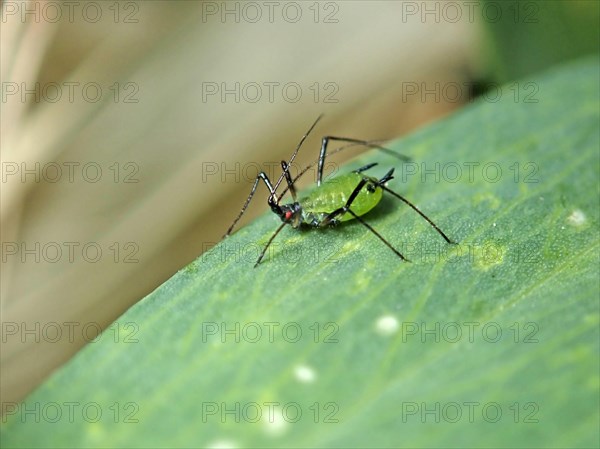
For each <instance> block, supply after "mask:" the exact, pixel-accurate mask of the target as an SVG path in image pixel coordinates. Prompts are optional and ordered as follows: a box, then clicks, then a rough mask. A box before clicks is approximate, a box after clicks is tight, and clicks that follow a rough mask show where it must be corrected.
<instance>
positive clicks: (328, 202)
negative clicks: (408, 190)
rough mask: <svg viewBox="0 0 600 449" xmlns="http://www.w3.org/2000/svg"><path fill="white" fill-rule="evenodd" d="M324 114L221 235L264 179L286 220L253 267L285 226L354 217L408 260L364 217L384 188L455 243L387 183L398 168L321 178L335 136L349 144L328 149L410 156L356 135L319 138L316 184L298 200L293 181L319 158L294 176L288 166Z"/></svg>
mask: <svg viewBox="0 0 600 449" xmlns="http://www.w3.org/2000/svg"><path fill="white" fill-rule="evenodd" d="M321 117H322V115H321V116H319V117H318V118H317V120H315V122H314V123H313V124H312V126H311V127H310V128H309V130H308V131H307V132H306V134H304V136H302V139H300V142H299V143H298V146H297V147H296V149H295V150H294V153H293V154H292V157H291V158H290V160H289V161H287V162H286V161H281V169H282V173H281V175H280V176H279V179H278V180H277V182H276V183H275V185H273V184H272V183H271V181H270V180H269V178H268V177H267V175H266V173H264V172H260V173H259V174H258V176H257V177H256V179H255V180H254V185H253V186H252V190H251V191H250V195H248V198H247V199H246V202H245V203H244V205H243V206H242V210H241V211H240V213H239V214H238V216H237V218H236V219H235V220H234V221H233V223H232V224H231V226H230V227H229V229H228V230H227V233H226V234H225V235H224V237H223V238H225V237H228V236H229V235H230V234H231V232H232V231H233V228H234V227H235V225H236V223H237V222H238V221H239V220H240V218H241V217H242V215H243V214H244V212H245V211H246V208H247V207H248V205H249V204H250V201H251V200H252V197H253V196H254V193H255V192H256V188H257V187H258V184H259V182H260V180H262V181H263V182H264V183H265V185H266V186H267V188H268V189H269V193H270V194H269V199H268V200H267V203H268V205H269V207H270V208H271V210H272V211H273V213H274V214H276V215H277V216H279V218H280V219H281V221H282V223H281V225H279V227H278V228H277V229H276V230H275V232H274V233H273V235H272V236H271V238H270V239H269V241H268V242H267V244H266V245H265V247H264V248H263V250H262V252H261V253H260V255H259V257H258V260H257V261H256V264H254V267H255V268H256V266H258V264H259V263H260V261H261V260H262V258H263V257H264V255H265V253H266V251H267V249H268V248H269V246H270V245H271V243H272V242H273V240H274V239H275V237H276V236H277V234H279V232H280V231H281V230H282V229H283V227H284V226H285V225H290V226H292V227H293V228H296V229H298V228H300V227H301V226H310V227H314V228H323V227H325V226H332V225H337V224H338V223H341V222H344V221H349V220H354V219H356V220H357V221H358V222H359V223H361V224H362V225H363V226H365V227H366V228H367V229H368V230H369V231H371V232H372V233H373V234H374V235H375V236H377V238H378V239H379V240H381V241H382V242H383V243H384V244H385V245H386V246H387V247H388V248H390V249H391V250H392V251H393V252H394V253H395V254H396V255H397V256H398V257H400V259H402V260H405V261H407V262H409V260H408V259H407V258H406V257H404V256H403V255H402V254H400V252H399V251H398V250H397V249H396V248H394V247H393V246H392V245H391V244H390V243H389V242H388V241H387V240H386V239H384V238H383V237H382V236H381V234H379V233H378V232H377V231H376V230H375V229H373V227H372V226H371V225H369V224H368V223H367V222H365V221H364V220H363V219H362V218H361V217H362V216H363V215H365V214H366V213H367V212H369V211H370V210H371V209H373V208H374V207H375V206H377V204H378V203H379V202H380V201H381V198H382V196H383V192H384V191H385V192H388V193H389V194H391V195H393V196H394V197H396V198H398V199H399V200H401V201H403V202H404V203H406V204H408V205H409V206H410V207H411V208H412V209H413V210H414V211H416V212H417V213H418V214H419V215H420V216H421V217H423V218H424V219H425V220H426V221H427V222H428V223H429V224H430V225H431V226H433V228H434V229H435V230H436V231H437V232H438V233H439V234H440V235H441V236H442V237H443V238H444V240H446V242H448V243H454V242H453V241H452V240H450V239H449V238H448V237H447V236H446V234H444V232H442V230H441V229H440V228H439V227H438V226H437V225H436V224H435V223H434V222H433V221H431V220H430V219H429V218H428V217H427V216H426V215H425V214H424V213H423V212H421V211H420V210H419V209H418V208H417V207H416V206H415V205H414V204H412V203H411V202H410V201H408V200H407V199H406V198H404V197H403V196H401V195H399V194H397V193H396V192H394V191H393V190H390V189H389V188H388V187H387V186H386V183H387V182H388V181H389V180H390V179H393V173H394V169H393V168H392V169H390V170H389V171H388V172H387V173H386V174H385V175H384V176H383V177H382V178H381V179H377V178H373V177H371V176H367V175H364V174H363V173H364V172H365V171H367V170H369V169H370V168H372V167H374V166H375V165H377V163H376V162H375V163H371V164H367V165H365V166H364V167H361V168H359V169H357V170H354V171H353V172H351V173H348V174H345V175H340V176H337V177H335V178H333V179H331V180H327V181H325V182H323V168H324V166H325V157H326V155H327V145H328V143H329V142H331V141H341V142H347V143H349V144H350V145H346V146H343V147H341V148H337V149H335V150H333V151H331V152H330V153H329V154H330V155H331V154H334V153H337V152H339V151H341V150H343V149H345V148H348V147H349V146H353V145H362V146H365V147H368V148H376V149H379V150H381V151H384V152H386V153H390V154H392V155H394V156H396V157H398V158H399V159H403V160H408V158H407V157H406V156H402V155H400V154H398V153H395V152H393V151H391V150H389V149H387V148H384V147H381V146H379V145H376V144H374V143H373V142H370V141H366V140H358V139H351V138H347V137H333V136H325V137H323V138H322V141H321V151H320V153H319V159H318V161H317V162H316V164H317V188H316V189H314V190H313V191H312V192H311V193H309V194H308V195H307V196H306V197H304V198H301V199H297V195H296V188H295V186H294V183H295V182H296V181H297V180H298V179H299V178H300V177H301V176H302V175H303V174H304V173H306V172H307V171H308V170H309V169H310V168H312V167H314V165H315V163H312V164H310V165H308V166H307V167H305V168H304V169H303V170H301V171H300V173H299V174H298V175H297V176H296V177H295V178H294V179H292V177H291V175H290V171H289V167H290V165H291V164H292V162H293V161H294V159H295V158H296V155H297V154H298V151H299V150H300V147H301V146H302V144H303V143H304V141H305V140H306V138H307V137H308V135H309V134H310V133H311V131H312V130H313V129H314V127H315V126H316V124H317V123H318V122H319V120H320V119H321ZM283 179H285V181H286V183H287V187H286V188H284V190H283V192H282V193H281V194H279V195H278V194H277V189H278V188H279V186H280V184H281V182H282V181H283ZM288 191H289V192H290V194H291V196H292V200H293V201H292V202H291V203H289V204H283V205H280V204H279V203H280V202H281V199H282V197H283V196H284V195H285V194H286V193H287V192H288Z"/></svg>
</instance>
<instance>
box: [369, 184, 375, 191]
mask: <svg viewBox="0 0 600 449" xmlns="http://www.w3.org/2000/svg"><path fill="white" fill-rule="evenodd" d="M367 191H368V192H370V193H373V192H375V185H374V184H367Z"/></svg>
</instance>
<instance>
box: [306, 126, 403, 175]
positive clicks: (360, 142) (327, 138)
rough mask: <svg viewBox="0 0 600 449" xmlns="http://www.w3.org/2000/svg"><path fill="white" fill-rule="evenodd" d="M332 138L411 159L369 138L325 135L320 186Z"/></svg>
mask: <svg viewBox="0 0 600 449" xmlns="http://www.w3.org/2000/svg"><path fill="white" fill-rule="evenodd" d="M330 140H331V141H339V142H348V143H352V144H355V145H363V146H365V147H369V148H376V149H378V150H381V151H383V152H385V153H389V154H392V155H393V156H396V157H397V158H399V159H402V160H404V161H409V160H410V158H409V157H406V156H403V155H402V154H398V153H396V152H394V151H392V150H390V149H388V148H384V147H382V146H380V145H376V144H374V143H373V142H369V141H368V140H359V139H352V138H350V137H335V136H325V137H323V140H321V151H320V152H319V164H318V167H317V185H318V186H320V185H321V181H322V179H323V168H324V167H325V156H326V154H327V145H328V144H329V141H330Z"/></svg>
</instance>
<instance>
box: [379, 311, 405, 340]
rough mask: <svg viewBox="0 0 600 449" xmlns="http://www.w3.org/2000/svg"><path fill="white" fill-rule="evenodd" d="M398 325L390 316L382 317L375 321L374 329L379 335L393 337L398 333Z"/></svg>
mask: <svg viewBox="0 0 600 449" xmlns="http://www.w3.org/2000/svg"><path fill="white" fill-rule="evenodd" d="M399 327H400V324H399V323H398V320H397V319H396V317H395V316H392V315H384V316H382V317H381V318H379V319H378V320H377V323H376V325H375V328H376V329H377V332H378V333H379V334H381V335H385V336H388V335H393V334H395V333H396V332H398V328H399Z"/></svg>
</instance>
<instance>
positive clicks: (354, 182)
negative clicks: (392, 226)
mask: <svg viewBox="0 0 600 449" xmlns="http://www.w3.org/2000/svg"><path fill="white" fill-rule="evenodd" d="M362 178H363V175H360V174H358V173H348V174H347V175H342V176H338V177H337V178H334V179H331V180H329V181H326V182H324V183H323V184H321V186H320V187H317V188H316V189H315V190H313V191H312V192H311V193H310V194H309V195H308V196H307V197H306V198H303V199H301V200H300V205H301V206H302V216H303V220H304V222H305V223H308V224H311V225H314V224H315V223H316V222H318V221H321V220H322V219H323V218H325V217H326V216H327V215H328V214H330V213H331V212H333V211H334V210H336V209H339V208H340V207H343V206H345V205H346V202H347V201H348V198H350V195H352V192H353V191H354V189H355V188H356V187H357V186H358V184H359V183H360V181H361V179H362ZM369 179H372V181H373V182H372V183H367V184H365V186H364V187H363V188H362V189H361V191H360V193H359V194H358V196H357V197H356V199H355V200H354V201H353V202H352V205H351V206H350V209H351V210H352V212H354V213H355V214H356V215H364V214H366V213H367V212H369V211H370V210H371V209H373V208H374V207H375V206H376V205H377V204H378V203H379V201H380V200H381V196H382V190H381V188H380V187H378V186H376V183H377V180H376V179H375V178H369ZM353 218H354V217H353V216H352V215H350V214H343V215H340V216H339V217H338V218H337V219H336V221H348V220H352V219H353Z"/></svg>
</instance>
